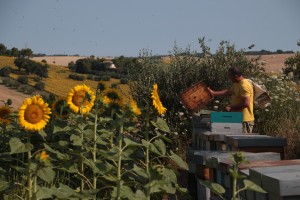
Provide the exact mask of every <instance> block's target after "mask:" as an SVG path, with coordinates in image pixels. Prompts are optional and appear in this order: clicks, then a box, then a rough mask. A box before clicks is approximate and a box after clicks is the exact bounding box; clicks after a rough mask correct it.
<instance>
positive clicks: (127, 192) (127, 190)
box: [111, 185, 136, 199]
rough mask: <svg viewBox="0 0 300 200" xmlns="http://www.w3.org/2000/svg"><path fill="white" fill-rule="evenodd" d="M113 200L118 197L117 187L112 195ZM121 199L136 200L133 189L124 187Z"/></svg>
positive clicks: (122, 187)
mask: <svg viewBox="0 0 300 200" xmlns="http://www.w3.org/2000/svg"><path fill="white" fill-rule="evenodd" d="M111 196H112V198H113V199H116V197H117V187H114V188H113V191H112V193H111ZM120 199H136V198H135V194H134V193H133V191H132V189H131V188H130V187H128V186H125V185H122V186H121V192H120Z"/></svg>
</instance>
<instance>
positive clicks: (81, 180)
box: [80, 113, 84, 192]
mask: <svg viewBox="0 0 300 200" xmlns="http://www.w3.org/2000/svg"><path fill="white" fill-rule="evenodd" d="M83 117H84V116H83V113H81V120H82V121H81V124H82V123H83ZM80 137H81V141H82V142H83V140H84V135H83V130H81V133H80ZM81 150H82V152H81V154H83V150H84V148H83V146H81ZM80 173H81V174H82V175H83V174H84V164H83V155H81V158H80ZM83 190H84V180H83V178H81V179H80V191H81V192H82V191H83Z"/></svg>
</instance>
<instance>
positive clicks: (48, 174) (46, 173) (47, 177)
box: [37, 167, 56, 183]
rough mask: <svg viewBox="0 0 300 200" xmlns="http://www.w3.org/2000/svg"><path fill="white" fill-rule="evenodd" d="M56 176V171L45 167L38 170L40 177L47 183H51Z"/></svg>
mask: <svg viewBox="0 0 300 200" xmlns="http://www.w3.org/2000/svg"><path fill="white" fill-rule="evenodd" d="M55 174H56V173H55V171H53V169H51V168H50V167H43V168H40V169H38V170H37V175H38V177H39V178H41V179H43V180H44V181H46V182H47V183H50V182H51V181H52V180H53V179H54V178H55Z"/></svg>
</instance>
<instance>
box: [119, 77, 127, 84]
mask: <svg viewBox="0 0 300 200" xmlns="http://www.w3.org/2000/svg"><path fill="white" fill-rule="evenodd" d="M120 83H121V84H127V83H128V79H127V78H121V79H120Z"/></svg>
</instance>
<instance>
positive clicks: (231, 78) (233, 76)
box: [227, 72, 238, 83]
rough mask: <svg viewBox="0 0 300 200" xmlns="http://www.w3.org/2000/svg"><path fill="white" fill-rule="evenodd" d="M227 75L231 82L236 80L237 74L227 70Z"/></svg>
mask: <svg viewBox="0 0 300 200" xmlns="http://www.w3.org/2000/svg"><path fill="white" fill-rule="evenodd" d="M227 76H228V78H229V79H230V80H231V81H232V82H233V83H236V82H238V78H237V76H235V75H233V74H232V73H230V72H228V74H227Z"/></svg>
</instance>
